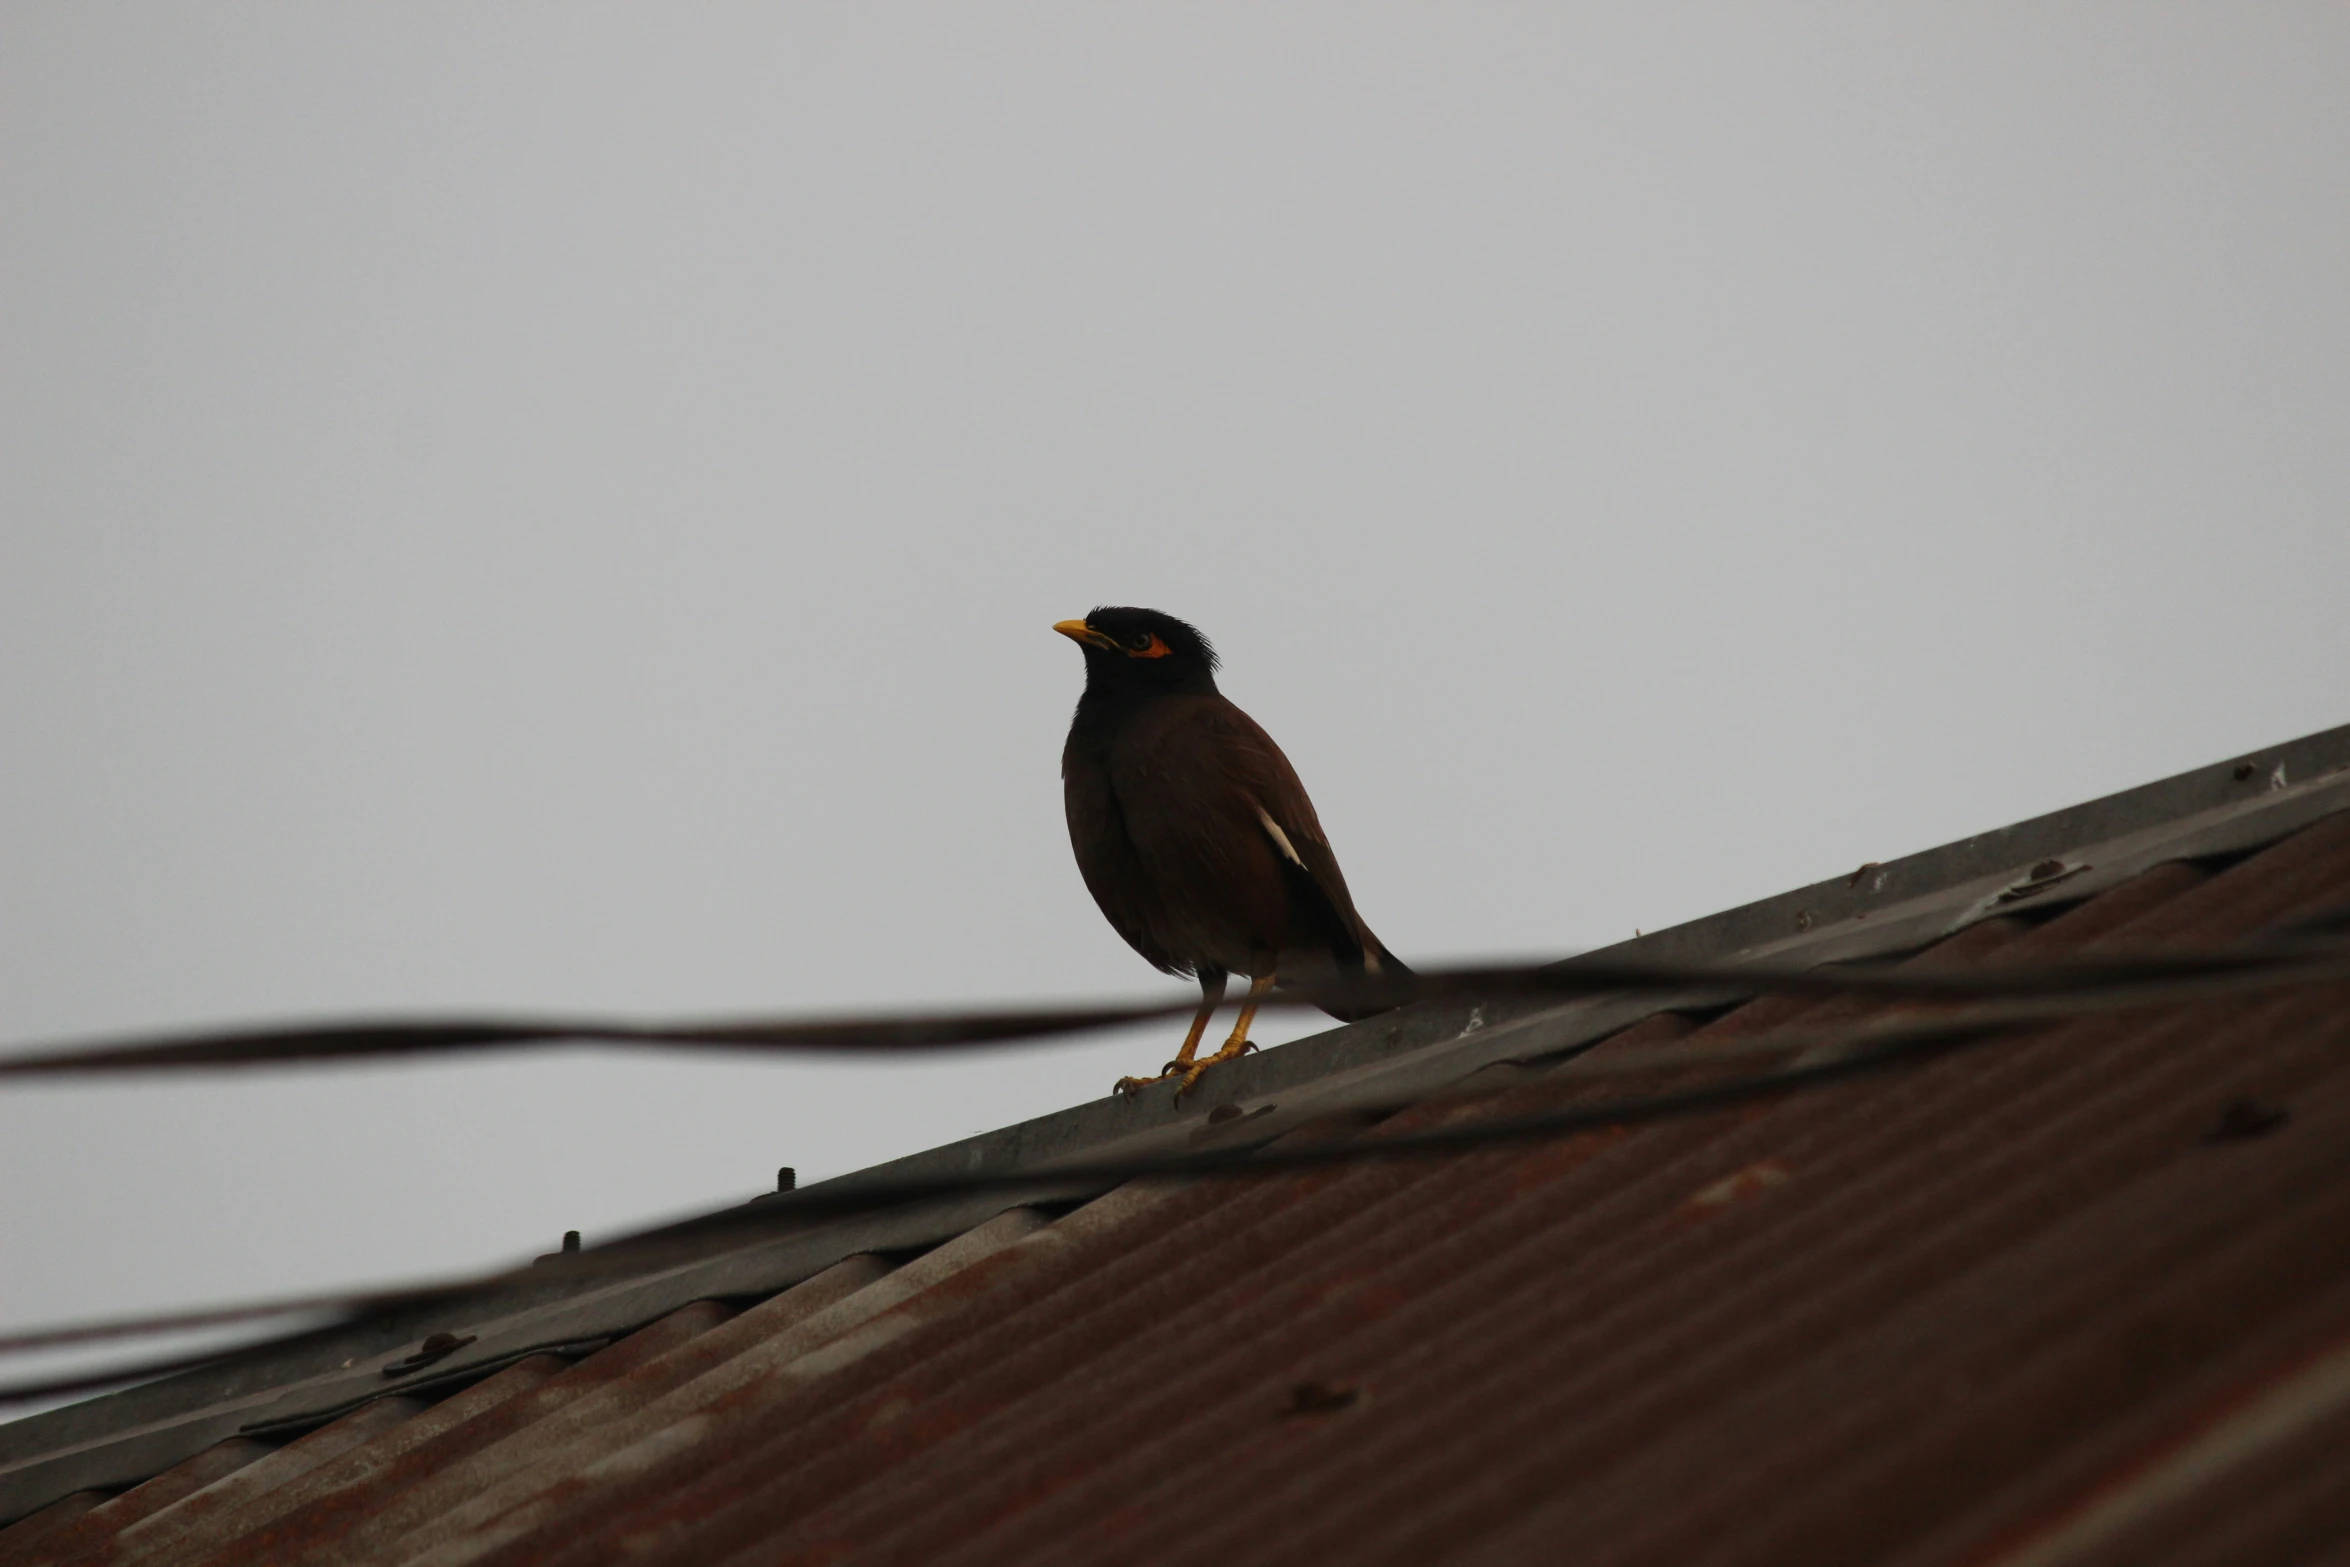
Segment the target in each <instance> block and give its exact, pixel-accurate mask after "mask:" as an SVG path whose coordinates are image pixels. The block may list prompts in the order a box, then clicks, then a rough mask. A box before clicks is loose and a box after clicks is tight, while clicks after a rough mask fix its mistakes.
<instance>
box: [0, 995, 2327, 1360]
mask: <svg viewBox="0 0 2350 1567" xmlns="http://www.w3.org/2000/svg"><path fill="white" fill-rule="evenodd" d="M2327 983H2350V961H2344V960H2343V959H2341V958H2339V957H2334V958H2331V959H2328V960H2322V961H2311V960H2308V959H2304V960H2303V961H2300V962H2298V963H2294V964H2272V965H2268V966H2263V967H2247V966H2242V965H2238V966H2235V967H2232V968H2216V969H2212V970H2209V971H2207V972H2205V973H2203V974H2201V975H2200V976H2192V977H2174V978H2172V979H2170V980H2168V981H2167V982H2165V983H2163V984H2161V985H2154V984H2151V983H2141V984H2137V985H2134V986H2128V987H2111V986H2109V987H2106V988H2103V989H2096V990H2081V991H2077V992H2075V993H2072V994H2062V993H2049V994H2043V995H2038V996H2030V997H2019V998H2014V999H2007V1000H2002V1001H1994V1002H1986V1003H1979V1004H1975V1005H1971V1006H1957V1007H1954V1008H1952V1009H1950V1010H1947V1011H1943V1012H1939V1013H1924V1014H1917V1015H1906V1016H1897V1017H1893V1018H1881V1019H1876V1020H1872V1021H1869V1022H1865V1023H1861V1024H1857V1025H1853V1026H1851V1027H1845V1028H1834V1029H1783V1030H1777V1031H1774V1032H1772V1033H1769V1034H1766V1035H1763V1036H1761V1037H1759V1038H1756V1039H1751V1040H1743V1041H1738V1042H1736V1043H1733V1044H1728V1045H1686V1046H1674V1045H1665V1046H1658V1047H1652V1048H1650V1049H1646V1050H1643V1051H1640V1052H1637V1053H1626V1054H1625V1055H1622V1056H1598V1057H1591V1056H1578V1057H1576V1058H1574V1059H1572V1060H1569V1061H1566V1062H1565V1063H1563V1064H1560V1065H1556V1066H1552V1067H1550V1068H1549V1069H1548V1070H1546V1071H1544V1072H1543V1075H1542V1076H1541V1077H1540V1078H1539V1079H1538V1081H1539V1082H1540V1083H1542V1084H1543V1085H1545V1086H1550V1085H1571V1084H1573V1083H1576V1082H1579V1081H1598V1080H1603V1079H1612V1078H1622V1077H1628V1076H1636V1075H1655V1074H1669V1073H1675V1072H1684V1071H1689V1070H1693V1069H1698V1068H1703V1067H1714V1066H1725V1065H1741V1064H1745V1063H1749V1062H1753V1061H1758V1060H1767V1059H1770V1058H1773V1057H1780V1056H1794V1057H1795V1058H1796V1060H1795V1062H1794V1064H1792V1065H1790V1066H1787V1067H1784V1068H1780V1069H1777V1070H1773V1071H1768V1072H1758V1073H1752V1074H1748V1075H1744V1076H1737V1077H1731V1078H1727V1079H1723V1080H1719V1081H1715V1082H1711V1083H1706V1084H1702V1085H1699V1086H1696V1087H1691V1088H1686V1089H1679V1090H1675V1091H1672V1092H1668V1093H1660V1094H1652V1095H1642V1096H1635V1097H1619V1098H1612V1099H1607V1100H1602V1101H1600V1102H1597V1103H1593V1104H1586V1105H1580V1106H1574V1107H1570V1108H1567V1109H1563V1110H1557V1111H1548V1112H1542V1113H1536V1114H1528V1115H1518V1116H1508V1117H1500V1118H1492V1119H1484V1120H1469V1121H1462V1122H1458V1123H1455V1124H1452V1125H1446V1126H1440V1127H1435V1128H1431V1129H1427V1130H1423V1131H1417V1132H1407V1133H1400V1134H1395V1135H1388V1136H1372V1137H1356V1138H1348V1139H1343V1140H1338V1141H1331V1142H1322V1143H1306V1144H1298V1145H1283V1146H1276V1147H1263V1146H1259V1145H1257V1144H1254V1143H1247V1142H1238V1143H1235V1144H1234V1145H1232V1146H1227V1147H1223V1148H1211V1149H1205V1150H1199V1151H1195V1152H1190V1153H1185V1154H1179V1155H1171V1156H1163V1157H1157V1158H1143V1159H1128V1160H1068V1161H1061V1162H1055V1163H1051V1164H1047V1165H1041V1166H1035V1167H1030V1168H1026V1169H1019V1170H1005V1171H990V1172H966V1173H960V1174H954V1175H941V1176H917V1177H896V1178H871V1179H868V1178H862V1177H851V1178H847V1179H844V1180H842V1181H840V1182H837V1183H827V1184H826V1185H824V1186H819V1187H812V1188H806V1189H803V1190H800V1191H797V1192H794V1193H791V1194H789V1195H788V1196H773V1197H768V1198H763V1199H760V1200H758V1201H755V1202H752V1203H748V1204H744V1205H742V1206H740V1207H736V1208H729V1209H723V1210H720V1211H718V1212H716V1213H711V1214H704V1215H700V1216H698V1217H696V1218H693V1219H689V1220H686V1221H683V1222H681V1223H676V1224H670V1225H665V1226H661V1227H658V1228H655V1229H651V1230H647V1231H643V1232H639V1233H637V1234H634V1235H629V1236H624V1237H621V1238H620V1239H618V1240H615V1241H613V1242H610V1243H608V1244H606V1245H604V1246H599V1247H597V1248H595V1249H594V1250H592V1251H587V1252H580V1253H576V1254H572V1255H566V1256H563V1257H562V1258H561V1259H560V1261H559V1262H556V1263H553V1264H552V1265H553V1266H557V1267H560V1268H561V1269H562V1270H563V1276H564V1277H566V1278H571V1279H579V1278H583V1277H592V1276H597V1275H606V1276H613V1277H620V1276H627V1275H632V1274H641V1273H645V1272H648V1271H652V1270H655V1269H661V1268H670V1267H675V1266H678V1265H681V1264H687V1263H691V1262H694V1261H698V1260H701V1259H703V1258H707V1257H711V1256H716V1255H720V1254H723V1253H724V1252H726V1251H728V1250H732V1249H735V1248H738V1247H740V1246H742V1245H745V1244H750V1243H753V1242H755V1241H757V1240H759V1239H761V1238H763V1237H768V1236H772V1235H775V1234H779V1233H782V1232H786V1231H788V1230H791V1229H793V1228H796V1227H800V1226H802V1225H804V1224H805V1223H806V1222H807V1221H810V1220H824V1219H834V1218H840V1217H846V1216H852V1215H856V1214H863V1213H871V1212H876V1211H881V1210H885V1209H889V1208H893V1207H898V1206H901V1205H904V1204H907V1203H912V1202H919V1201H926V1200H936V1199H941V1198H951V1197H959V1196H969V1195H978V1194H1001V1195H1014V1196H1019V1195H1028V1196H1031V1197H1032V1198H1033V1200H1037V1201H1067V1200H1074V1199H1076V1198H1081V1197H1084V1196H1088V1195H1092V1194H1096V1193H1098V1192H1101V1191H1104V1190H1108V1189H1110V1188H1112V1187H1115V1186H1117V1185H1122V1184H1124V1183H1125V1182H1128V1181H1134V1180H1148V1179H1171V1180H1181V1179H1204V1178H1219V1179H1221V1178H1232V1177H1244V1178H1252V1179H1253V1178H1265V1177H1278V1176H1285V1175H1291V1174H1296V1173H1300V1172H1303V1171H1308V1170H1317V1169H1325V1168H1331V1167H1335V1166H1343V1165H1351V1164H1362V1163H1369V1162H1374V1161H1389V1160H1397V1159H1416V1158H1431V1157H1439V1156H1445V1155H1453V1154H1460V1153H1467V1152H1474V1151H1478V1150H1481V1149H1485V1148H1496V1147H1506V1146H1511V1145H1518V1144H1524V1143H1528V1142H1539V1141H1547V1140H1550V1139H1554V1138H1559V1137H1566V1136H1573V1135H1576V1134H1578V1133H1582V1132H1588V1131H1596V1130H1603V1129H1611V1128H1616V1127H1624V1126H1635V1125H1643V1124H1648V1123H1652V1122H1657V1121H1664V1120H1671V1119H1676V1118H1681V1117H1687V1116H1694V1115H1704V1114H1709V1113H1712V1112H1714V1111H1717V1110H1722V1109H1727V1108H1732V1107H1735V1106H1738V1105H1743V1104H1748V1103H1753V1102H1758V1101H1762V1100H1768V1099H1776V1098H1781V1097H1784V1096H1786V1095H1789V1094H1794V1093H1800V1092H1805V1091H1809V1090H1814V1089H1819V1088H1824V1087H1830V1086H1834V1085H1836V1084H1840V1083H1843V1082H1846V1081H1849V1080H1851V1079H1853V1078H1857V1077H1862V1076H1868V1075H1873V1074H1875V1073H1878V1072H1883V1071H1887V1070H1891V1069H1894V1068H1897V1067H1901V1066H1904V1065H1912V1064H1921V1063H1923V1062H1925V1061H1927V1060H1930V1059H1934V1058H1938V1057H1940V1056H1942V1055H1944V1054H1947V1053H1950V1052H1952V1051H1955V1050H1960V1049H1966V1048H1971V1047H1973V1046H1976V1045H1980V1044H1985V1043H1989V1042H1992V1041H1994V1040H2000V1039H2012V1038H2015V1037H2018V1036H2020V1035H2022V1034H2023V1033H2025V1032H2026V1031H2028V1030H2029V1029H2031V1028H2034V1027H2037V1026H2040V1025H2046V1024H2051V1023H2057V1022H2062V1021H2065V1020H2068V1019H2073V1018H2079V1017H2083V1016H2088V1015H2092V1014H2097V1013H2106V1012H2113V1011H2119V1010H2125V1009H2134V1008H2141V1007H2148V1006H2161V1005H2177V1004H2182V1003H2187V1002H2193V1001H2198V1000H2204V999H2210V998H2213V997H2216V996H2219V995H2223V994H2231V993H2241V992H2245V991H2261V990H2274V989H2280V988H2284V987H2288V986H2301V985H2312V984H2327ZM1541 1021H1542V1018H1540V1017H1536V1018H1528V1019H1523V1020H1520V1021H1519V1022H1517V1023H1514V1024H1507V1025H1503V1027H1504V1028H1505V1029H1529V1030H1531V1029H1532V1028H1533V1026H1534V1025H1537V1024H1539V1023H1540V1022H1541ZM1539 1054H1540V1052H1539V1047H1538V1045H1537V1046H1536V1048H1535V1049H1534V1050H1533V1051H1532V1052H1531V1055H1532V1057H1534V1058H1536V1059H1538V1058H1539ZM1505 1059H1506V1058H1505ZM1492 1097H1493V1093H1492V1091H1487V1092H1459V1091H1455V1092H1452V1093H1440V1094H1435V1095H1429V1094H1420V1095H1416V1096H1413V1097H1410V1098H1406V1099H1396V1100H1364V1101H1355V1102H1343V1103H1336V1104H1333V1105H1331V1106H1329V1107H1327V1108H1326V1109H1321V1110H1318V1111H1317V1113H1316V1119H1317V1120H1322V1121H1327V1120H1331V1119H1334V1118H1344V1117H1349V1116H1352V1117H1373V1118H1375V1117H1380V1116H1386V1115H1392V1114H1394V1113H1396V1112H1398V1111H1401V1110H1404V1109H1408V1108H1415V1107H1418V1108H1453V1107H1459V1108H1464V1109H1465V1108H1473V1107H1474V1106H1475V1105H1477V1104H1478V1103H1480V1102H1489V1101H1490V1100H1491V1098H1492ZM1236 1130H1239V1131H1240V1135H1242V1136H1243V1137H1245V1136H1246V1131H1245V1128H1237V1129H1236ZM548 1277H549V1275H548V1274H547V1273H546V1272H545V1271H543V1270H541V1269H540V1268H538V1267H536V1266H533V1267H530V1268H521V1269H507V1270H501V1271H498V1272H495V1273H490V1274H485V1275H474V1276H468V1277H464V1278H459V1279H452V1280H443V1281H436V1282H431V1283H423V1284H418V1285H413V1286H407V1287H401V1288H395V1289H389V1290H371V1291H354V1292H349V1293H343V1294H313V1295H307V1296H300V1297H293V1298H288V1299H282V1300H277V1301H269V1302H256V1303H251V1304H247V1305H240V1306H226V1307H213V1308H206V1309H201V1310H196V1311H182V1312H173V1313H165V1314H158V1315H152V1316H144V1317H137V1318H126V1319H118V1320H115V1321H110V1322H94V1323H80V1324H69V1325H64V1326H59V1327H50V1328H40V1329H32V1330H28V1331H25V1332H22V1333H16V1334H10V1335H5V1336H0V1356H7V1355H22V1354H28V1353H34V1352H41V1351H51V1350H55V1349H58V1348H62V1347H68V1346H71V1345H75V1344H86V1343H93V1342H100V1341H107V1340H117V1339H123V1338H132V1337H151V1336H154V1335H156V1334H160V1333H166V1332H184V1331H192V1330H196V1329H201V1328H212V1327H220V1326H225V1325H230V1324H233V1323H237V1322H254V1321H264V1320H269V1319H272V1318H278V1317H285V1316H290V1315H298V1314H310V1313H318V1312H329V1313H333V1314H334V1315H333V1319H332V1320H330V1321H328V1322H326V1323H324V1324H320V1325H316V1326H311V1327H306V1328H303V1329H301V1330H298V1331H295V1332H291V1333H287V1334H283V1335H279V1336H275V1337H270V1338H265V1339H263V1340H260V1341H258V1342H255V1343H251V1344H247V1345H242V1346H235V1347H231V1348H229V1349H225V1350H221V1351H216V1352H211V1353H201V1354H178V1355H173V1356H171V1357H168V1358H164V1359H156V1360H150V1361H145V1362H140V1363H137V1364H133V1365H128V1366H116V1367H107V1368H93V1369H91V1370H88V1371H85V1372H78V1373H72V1374H67V1375H63V1376H57V1377H50V1378H44V1379H40V1380H37V1381H26V1382H18V1383H13V1384H7V1385H0V1403H9V1402H22V1401H25V1400H28V1399H34V1398H48V1397H56V1396H61V1395H62V1394H65V1393H69V1392H77V1391H85V1390H88V1389H91V1388H97V1387H109V1386H115V1385H119V1384H122V1383H128V1382H135V1381H141V1380H146V1379H148V1378H151V1377H155V1376H161V1375H166V1374H169V1373H171V1372H174V1371H179V1370H185V1369H189V1368H191V1367H193V1366H200V1365H211V1364H227V1363H232V1362H238V1361H244V1360H250V1359H253V1358H258V1357H260V1356H264V1355H269V1354H276V1353H282V1352H285V1351H287V1350H289V1349H292V1348H295V1347H298V1346H300V1345H301V1344H303V1343H306V1342H311V1341H315V1340H319V1339H322V1338H325V1337H329V1336H332V1335H334V1334H337V1333H341V1332H344V1331H346V1330H348V1329H350V1328H352V1327H354V1326H357V1325H359V1324H361V1323H364V1322H367V1321H369V1320H372V1319H375V1318H379V1317H381V1316H382V1315H384V1314H386V1313H388V1312H392V1311H397V1310H411V1309H416V1308H420V1307H428V1306H437V1305H443V1304H449V1303H454V1302H456V1301H459V1300H463V1299H466V1298H482V1297H489V1296H494V1295H496V1294H497V1293H498V1292H500V1291H502V1290H505V1289H509V1288H512V1287H514V1286H517V1285H520V1284H524V1283H530V1284H544V1283H545V1282H546V1281H547V1279H548Z"/></svg>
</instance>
